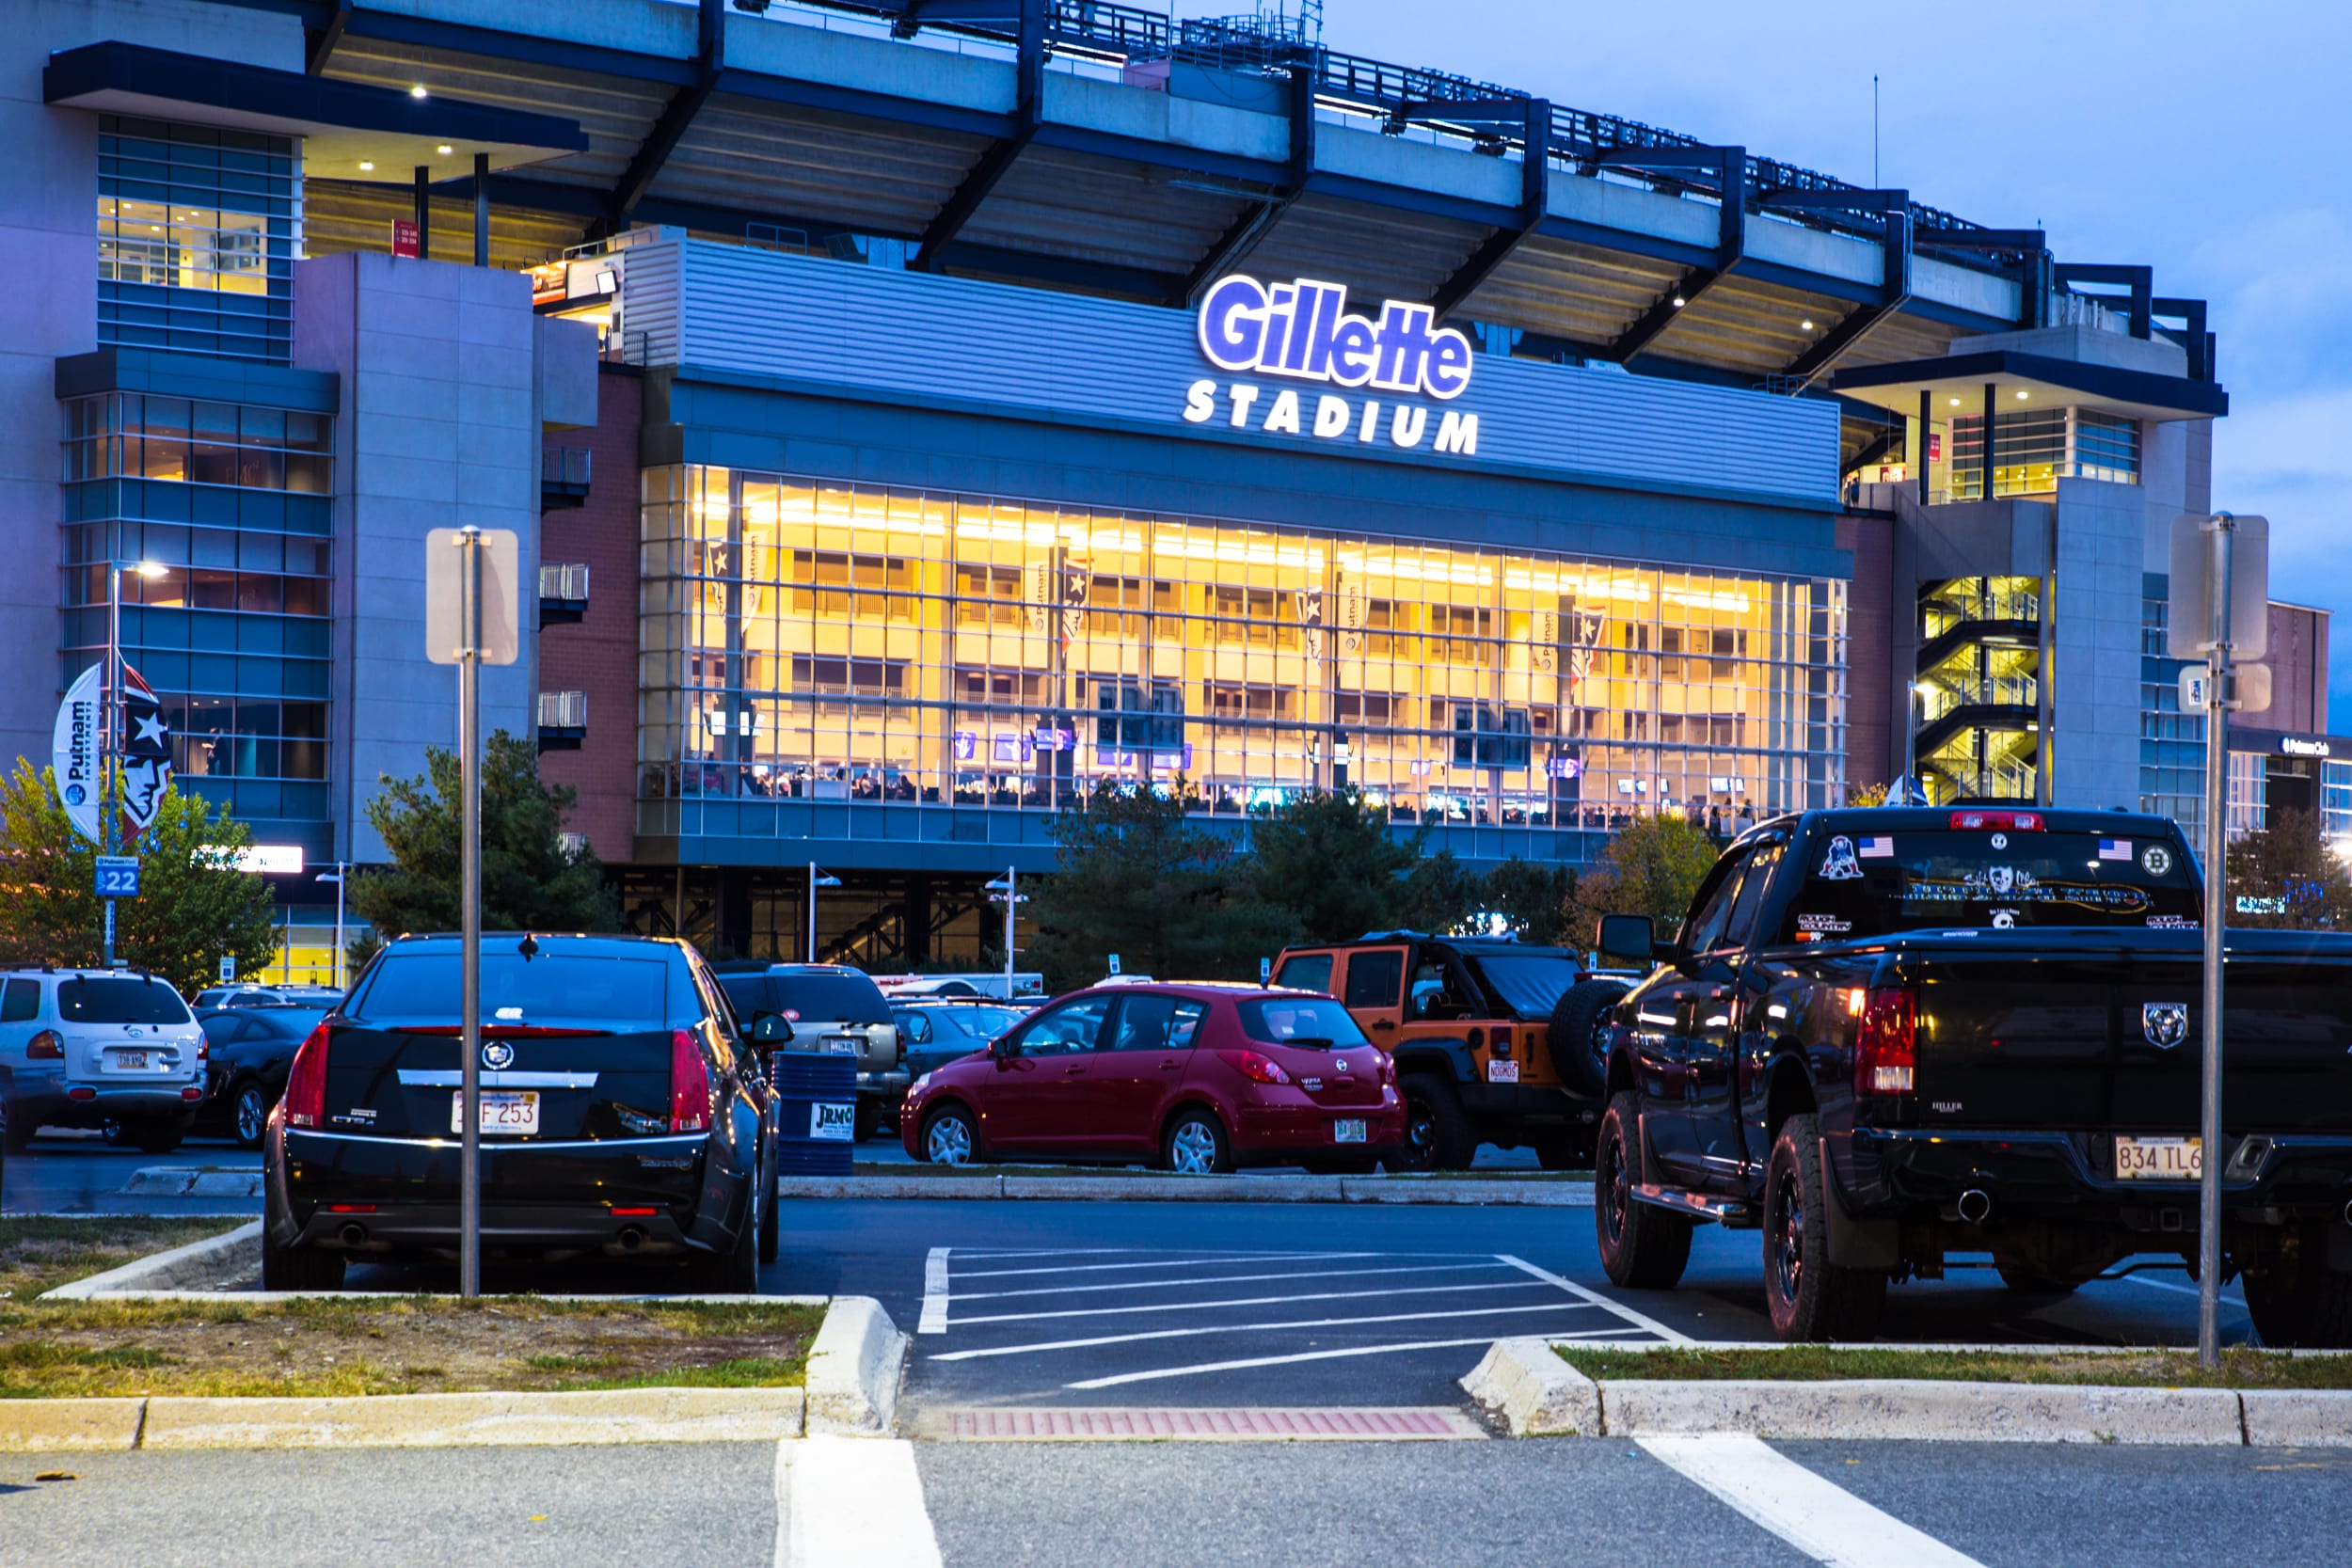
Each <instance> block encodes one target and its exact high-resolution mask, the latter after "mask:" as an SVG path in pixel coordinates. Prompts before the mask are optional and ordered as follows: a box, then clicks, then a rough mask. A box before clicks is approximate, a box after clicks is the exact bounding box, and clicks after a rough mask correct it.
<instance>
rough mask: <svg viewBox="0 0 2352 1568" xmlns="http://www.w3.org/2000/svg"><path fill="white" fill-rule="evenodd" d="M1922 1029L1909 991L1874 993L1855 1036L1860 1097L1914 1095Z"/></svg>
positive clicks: (1855, 1081) (1855, 1069) (1855, 1080)
mask: <svg viewBox="0 0 2352 1568" xmlns="http://www.w3.org/2000/svg"><path fill="white" fill-rule="evenodd" d="M1918 1067H1919V1026H1918V1011H1917V1007H1916V1005H1915V1003H1914V1002H1913V1000H1912V995H1911V992H1910V991H1909V990H1907V989H1903V988H1896V989H1893V990H1873V991H1871V992H1870V993H1869V996H1868V999H1867V1001H1865V1003H1864V1004H1863V1008H1862V1024H1861V1027H1860V1028H1859V1029H1858V1030H1857V1031H1856V1032H1855V1035H1854V1050H1853V1086H1854V1092H1855V1093H1856V1094H1910V1093H1911V1092H1912V1091H1913V1090H1914V1089H1915V1087H1916V1086H1917V1084H1918Z"/></svg>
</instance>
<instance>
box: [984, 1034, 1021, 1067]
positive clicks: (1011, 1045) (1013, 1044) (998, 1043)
mask: <svg viewBox="0 0 2352 1568" xmlns="http://www.w3.org/2000/svg"><path fill="white" fill-rule="evenodd" d="M988 1053H989V1054H990V1055H992V1056H993V1057H995V1058H996V1059H997V1060H998V1061H1000V1062H1009V1061H1011V1060H1012V1059H1013V1058H1014V1057H1015V1056H1018V1055H1020V1054H1021V1046H1020V1042H1018V1041H1017V1040H1015V1039H1014V1038H1013V1037H1011V1036H1010V1035H999V1036H997V1037H995V1038H994V1039H993V1040H991V1041H989V1042H988Z"/></svg>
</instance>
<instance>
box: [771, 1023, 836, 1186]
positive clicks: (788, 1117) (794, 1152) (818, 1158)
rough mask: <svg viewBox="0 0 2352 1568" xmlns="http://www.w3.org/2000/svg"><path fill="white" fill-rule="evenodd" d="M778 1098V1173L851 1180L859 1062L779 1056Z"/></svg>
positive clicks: (774, 1061) (774, 1073) (774, 1058)
mask: <svg viewBox="0 0 2352 1568" xmlns="http://www.w3.org/2000/svg"><path fill="white" fill-rule="evenodd" d="M768 1061H769V1067H768V1073H769V1083H770V1085H771V1087H773V1089H774V1090H775V1095H776V1116H777V1121H776V1129H777V1137H776V1169H777V1171H778V1172H779V1173H780V1174H782V1175H785V1176H847V1175H849V1174H850V1162H851V1160H852V1158H853V1157H854V1156H855V1154H856V1151H857V1058H856V1057H855V1056H849V1055H830V1054H823V1053H817V1052H810V1051H778V1052H775V1053H771V1055H770V1057H769V1058H768Z"/></svg>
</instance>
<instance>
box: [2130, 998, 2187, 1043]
mask: <svg viewBox="0 0 2352 1568" xmlns="http://www.w3.org/2000/svg"><path fill="white" fill-rule="evenodd" d="M2139 1032H2140V1033H2141V1034H2142V1035H2145V1036H2146V1037H2148V1043H2149V1044H2150V1045H2153V1046H2154V1047H2155V1048H2156V1049H2157V1050H2159V1051H2169V1050H2171V1049H2172V1048H2173V1047H2174V1046H2176V1045H2178V1044H2180V1043H2181V1042H2182V1041H2183V1040H2185V1039H2186V1038H2188V1004H2187V1003H2185V1002H2148V1003H2143V1004H2142V1005H2141V1006H2140V1009H2139Z"/></svg>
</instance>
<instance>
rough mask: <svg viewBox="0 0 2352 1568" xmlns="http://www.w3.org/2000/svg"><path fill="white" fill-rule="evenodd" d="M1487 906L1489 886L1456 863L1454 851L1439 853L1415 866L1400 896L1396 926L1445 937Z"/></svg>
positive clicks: (1424, 858)
mask: <svg viewBox="0 0 2352 1568" xmlns="http://www.w3.org/2000/svg"><path fill="white" fill-rule="evenodd" d="M1485 907H1486V883H1485V882H1484V881H1483V880H1482V879H1480V878H1479V875H1478V873H1477V872H1475V871H1472V870H1471V869H1470V867H1469V866H1467V865H1464V864H1463V863H1461V862H1460V861H1458V860H1455V859H1454V851H1453V850H1451V849H1440V850H1438V852H1437V853H1436V854H1434V855H1423V856H1422V858H1421V859H1420V860H1418V861H1416V862H1414V863H1413V869H1412V871H1411V872H1410V873H1409V874H1407V875H1406V879H1405V885H1404V887H1403V888H1402V889H1400V890H1399V893H1398V900H1397V917H1396V920H1395V922H1394V924H1395V925H1396V926H1398V927H1402V928H1403V929H1405V930H1407V931H1427V932H1429V933H1430V934H1431V935H1433V936H1444V935H1446V934H1448V933H1450V932H1454V931H1459V930H1460V929H1461V928H1462V927H1464V926H1465V925H1467V924H1468V923H1469V921H1470V916H1471V915H1473V914H1476V913H1477V912H1478V911H1480V910H1481V909H1484V908H1485Z"/></svg>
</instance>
